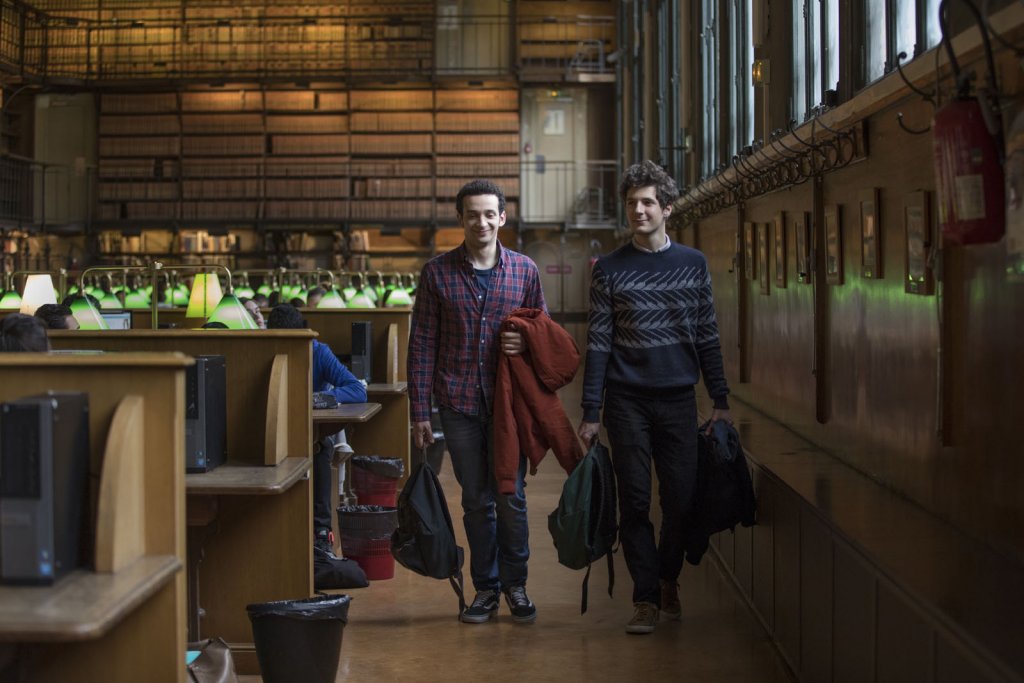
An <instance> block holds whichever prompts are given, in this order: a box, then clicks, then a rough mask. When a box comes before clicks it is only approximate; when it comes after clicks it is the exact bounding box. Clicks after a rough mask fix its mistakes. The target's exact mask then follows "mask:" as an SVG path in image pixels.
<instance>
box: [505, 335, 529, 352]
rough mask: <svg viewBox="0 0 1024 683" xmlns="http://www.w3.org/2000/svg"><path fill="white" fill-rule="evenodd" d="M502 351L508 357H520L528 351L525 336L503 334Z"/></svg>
mask: <svg viewBox="0 0 1024 683" xmlns="http://www.w3.org/2000/svg"><path fill="white" fill-rule="evenodd" d="M501 350H502V352H504V354H505V355H506V356H518V355H519V354H521V353H522V352H523V351H525V350H526V343H525V342H524V341H523V335H521V334H520V333H518V332H502V333H501Z"/></svg>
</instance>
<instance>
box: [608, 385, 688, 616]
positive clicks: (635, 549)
mask: <svg viewBox="0 0 1024 683" xmlns="http://www.w3.org/2000/svg"><path fill="white" fill-rule="evenodd" d="M604 426H605V429H607V430H608V439H609V441H611V450H612V464H613V465H614V467H615V478H616V480H617V483H618V490H619V538H620V539H621V541H622V551H623V554H624V555H625V557H626V566H627V567H628V568H629V573H630V576H632V577H633V602H634V603H637V602H651V603H654V604H655V605H658V606H659V607H660V603H661V590H660V585H659V579H665V580H667V581H672V582H675V581H676V580H677V579H678V578H679V572H680V571H681V570H682V567H683V525H684V523H685V518H686V515H687V514H688V512H689V509H690V503H691V500H692V498H693V490H694V484H695V483H696V478H697V404H696V401H695V399H694V392H693V389H692V388H690V389H689V390H688V391H683V392H680V396H679V397H678V398H677V399H675V400H669V401H666V400H661V399H659V400H654V399H648V398H639V397H636V396H622V395H617V394H614V393H612V392H611V391H609V392H607V394H606V396H605V403H604ZM652 460H653V461H654V467H655V471H656V472H657V474H658V495H659V498H660V499H661V534H660V540H659V542H658V544H657V545H655V541H654V525H653V524H652V523H651V519H650V509H651V461H652Z"/></svg>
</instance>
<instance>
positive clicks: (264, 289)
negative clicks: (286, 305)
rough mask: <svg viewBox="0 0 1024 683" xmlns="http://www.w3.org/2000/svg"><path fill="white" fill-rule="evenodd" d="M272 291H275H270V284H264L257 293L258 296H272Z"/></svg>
mask: <svg viewBox="0 0 1024 683" xmlns="http://www.w3.org/2000/svg"><path fill="white" fill-rule="evenodd" d="M272 291H273V290H272V289H270V285H268V284H262V285H260V286H259V287H257V288H256V293H257V294H262V295H263V296H270V292H272Z"/></svg>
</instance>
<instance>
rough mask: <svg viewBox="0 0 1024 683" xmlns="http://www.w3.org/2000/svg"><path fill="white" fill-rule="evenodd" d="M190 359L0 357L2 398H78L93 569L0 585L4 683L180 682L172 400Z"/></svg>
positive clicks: (176, 417)
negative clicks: (37, 583)
mask: <svg viewBox="0 0 1024 683" xmlns="http://www.w3.org/2000/svg"><path fill="white" fill-rule="evenodd" d="M192 363H193V361H192V359H191V358H188V357H186V356H184V355H183V354H178V353H123V354H95V355H92V354H90V355H72V354H35V353H4V354H0V400H2V401H9V400H13V399H17V398H21V397H25V396H31V395H34V394H39V393H43V392H45V391H48V390H57V391H81V392H86V393H88V395H89V439H90V443H89V453H90V474H91V475H92V477H93V481H97V480H98V481H99V485H98V487H95V490H94V493H93V496H92V502H93V503H94V509H93V516H94V518H95V520H96V523H95V527H94V528H95V556H94V561H95V571H87V570H76V571H74V572H72V573H71V574H69V575H68V576H66V577H64V578H62V579H61V580H59V581H58V582H56V583H55V584H54V585H53V586H48V587H18V586H0V641H8V643H16V645H14V646H13V647H14V648H15V650H14V654H13V664H12V666H13V667H14V671H13V679H10V678H4V680H5V681H6V680H13V681H16V682H18V681H25V682H26V683H28V682H31V683H37V682H41V681H42V682H46V681H55V682H56V681H61V682H63V681H123V682H124V683H131V682H134V681H166V682H168V683H179V682H180V681H182V680H184V678H185V659H184V657H185V646H186V622H185V596H186V584H185V573H184V572H183V571H181V569H182V568H183V565H184V562H185V414H184V402H185V368H186V367H187V366H189V365H191V364H192ZM3 647H4V644H3V643H0V651H2V650H3ZM6 647H12V646H11V645H9V644H8V645H6ZM3 659H4V658H3V657H2V656H0V662H2V661H3ZM0 669H3V666H2V665H0ZM2 673H3V672H2V671H0V678H2V677H3V676H2Z"/></svg>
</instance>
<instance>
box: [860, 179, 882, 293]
mask: <svg viewBox="0 0 1024 683" xmlns="http://www.w3.org/2000/svg"><path fill="white" fill-rule="evenodd" d="M860 247H861V274H862V275H863V276H864V277H866V278H881V277H882V226H881V224H880V222H879V208H878V188H877V187H874V188H871V189H870V190H864V191H863V192H861V193H860Z"/></svg>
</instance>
